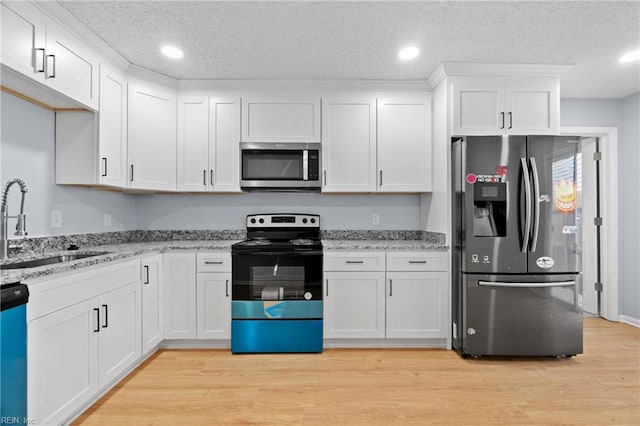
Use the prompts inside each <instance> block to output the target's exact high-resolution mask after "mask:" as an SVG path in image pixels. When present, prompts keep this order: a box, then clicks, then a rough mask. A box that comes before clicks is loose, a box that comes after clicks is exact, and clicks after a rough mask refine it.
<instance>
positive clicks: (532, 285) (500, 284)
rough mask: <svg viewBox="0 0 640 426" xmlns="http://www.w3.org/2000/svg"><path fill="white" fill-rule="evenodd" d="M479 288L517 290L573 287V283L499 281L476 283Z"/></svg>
mask: <svg viewBox="0 0 640 426" xmlns="http://www.w3.org/2000/svg"><path fill="white" fill-rule="evenodd" d="M478 285H479V286H481V287H517V288H524V287H529V288H546V287H567V286H575V285H576V282H575V281H557V282H548V283H520V282H512V283H511V282H510V283H506V282H500V281H478Z"/></svg>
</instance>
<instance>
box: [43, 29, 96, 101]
mask: <svg viewBox="0 0 640 426" xmlns="http://www.w3.org/2000/svg"><path fill="white" fill-rule="evenodd" d="M46 31H47V48H46V58H45V82H46V84H47V85H48V86H49V87H51V88H52V89H54V90H57V91H58V92H60V93H62V94H63V95H66V96H68V97H70V98H71V99H74V100H76V101H78V102H80V103H81V104H84V105H86V106H87V107H89V108H91V109H93V110H97V109H98V79H99V76H100V74H99V61H98V57H97V56H96V55H95V54H94V53H93V51H92V50H91V49H89V48H88V47H87V46H86V45H85V44H84V43H82V42H81V41H80V40H79V39H78V38H76V37H75V36H74V35H73V34H71V33H70V32H69V31H67V30H65V29H64V28H62V27H61V26H60V25H58V24H56V23H54V22H52V21H49V22H48V23H47V30H46Z"/></svg>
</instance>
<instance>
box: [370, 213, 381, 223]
mask: <svg viewBox="0 0 640 426" xmlns="http://www.w3.org/2000/svg"><path fill="white" fill-rule="evenodd" d="M371 224H373V225H380V213H374V214H372V215H371Z"/></svg>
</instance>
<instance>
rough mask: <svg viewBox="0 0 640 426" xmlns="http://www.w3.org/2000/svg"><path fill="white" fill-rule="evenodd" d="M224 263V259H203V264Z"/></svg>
mask: <svg viewBox="0 0 640 426" xmlns="http://www.w3.org/2000/svg"><path fill="white" fill-rule="evenodd" d="M223 263H224V261H222V260H205V261H204V264H205V265H222V264H223Z"/></svg>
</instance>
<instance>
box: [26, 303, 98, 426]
mask: <svg viewBox="0 0 640 426" xmlns="http://www.w3.org/2000/svg"><path fill="white" fill-rule="evenodd" d="M96 307H97V299H95V298H94V299H90V300H87V301H85V302H81V303H78V304H75V305H72V306H70V307H68V308H65V309H61V310H59V311H56V312H54V313H51V314H49V315H46V316H43V317H41V318H39V319H37V320H34V321H31V322H29V323H28V349H27V350H28V357H27V358H28V367H27V368H28V373H27V374H28V401H29V403H28V416H27V417H28V418H29V419H32V420H33V421H35V422H36V423H37V424H61V423H62V421H63V420H65V419H66V418H68V417H69V416H70V415H71V414H72V413H73V412H74V411H76V410H77V409H79V408H80V407H82V406H83V405H84V404H85V403H86V402H87V401H89V400H90V399H91V398H92V397H93V396H94V395H95V394H96V392H97V391H98V374H97V372H98V365H97V361H98V336H99V332H98V330H99V325H98V320H97V313H98V312H97V311H94V308H96Z"/></svg>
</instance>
